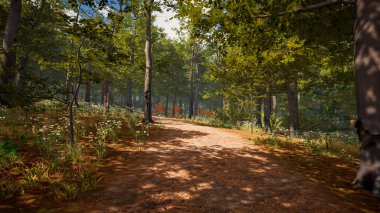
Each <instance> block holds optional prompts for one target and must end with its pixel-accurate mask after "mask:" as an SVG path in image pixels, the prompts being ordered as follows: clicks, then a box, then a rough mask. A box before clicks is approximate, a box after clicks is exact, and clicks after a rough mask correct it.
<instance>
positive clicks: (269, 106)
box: [264, 87, 272, 132]
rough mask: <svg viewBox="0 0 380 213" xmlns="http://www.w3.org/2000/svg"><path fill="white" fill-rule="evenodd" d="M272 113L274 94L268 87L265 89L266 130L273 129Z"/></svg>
mask: <svg viewBox="0 0 380 213" xmlns="http://www.w3.org/2000/svg"><path fill="white" fill-rule="evenodd" d="M271 114H272V94H271V91H270V89H269V87H267V89H266V91H265V101H264V125H265V129H266V131H269V132H270V131H272V128H271V125H270V116H271Z"/></svg>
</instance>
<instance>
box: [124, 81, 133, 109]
mask: <svg viewBox="0 0 380 213" xmlns="http://www.w3.org/2000/svg"><path fill="white" fill-rule="evenodd" d="M132 89H133V80H132V79H128V83H127V94H126V96H125V99H126V100H125V106H126V107H129V108H132V107H133V98H132V96H133V95H132Z"/></svg>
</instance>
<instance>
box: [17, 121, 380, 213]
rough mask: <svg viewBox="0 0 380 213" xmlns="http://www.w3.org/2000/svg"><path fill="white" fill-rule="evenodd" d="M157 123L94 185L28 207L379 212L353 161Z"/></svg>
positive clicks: (119, 151) (112, 160)
mask: <svg viewBox="0 0 380 213" xmlns="http://www.w3.org/2000/svg"><path fill="white" fill-rule="evenodd" d="M159 122H162V123H163V128H162V129H158V130H154V131H153V132H152V133H151V135H150V136H149V138H150V139H149V142H148V143H147V145H146V147H145V149H143V150H142V151H140V149H139V148H138V146H137V145H136V144H131V143H129V144H127V143H125V142H123V141H121V142H120V143H117V144H114V145H112V146H110V149H111V150H110V152H109V155H108V157H107V158H106V162H105V164H104V167H103V168H102V169H101V172H102V175H103V178H102V180H101V182H100V183H99V187H98V188H97V189H96V190H94V191H92V192H88V193H86V194H85V195H83V196H82V198H81V199H79V200H77V201H75V202H69V203H63V204H52V203H43V202H42V203H41V204H40V206H39V209H38V210H36V209H33V211H37V212H40V213H43V212H93V213H98V212H99V213H100V212H380V201H377V200H376V199H374V198H372V197H371V196H370V194H369V193H368V192H366V191H361V190H359V191H356V190H353V189H352V188H351V185H350V182H351V180H352V179H353V178H354V175H355V170H356V166H357V165H356V164H353V163H347V162H345V161H344V160H341V159H337V158H327V157H321V156H315V155H312V154H310V152H308V151H307V150H306V149H304V148H301V147H299V146H296V145H286V146H284V147H280V148H277V149H271V148H268V147H263V146H256V145H253V144H252V142H251V140H249V138H250V137H253V136H252V135H251V134H249V133H246V132H242V131H235V130H226V129H218V128H212V127H205V126H199V125H194V124H189V123H183V122H180V121H177V120H173V119H160V120H159ZM255 137H256V136H255ZM24 212H28V211H27V210H24Z"/></svg>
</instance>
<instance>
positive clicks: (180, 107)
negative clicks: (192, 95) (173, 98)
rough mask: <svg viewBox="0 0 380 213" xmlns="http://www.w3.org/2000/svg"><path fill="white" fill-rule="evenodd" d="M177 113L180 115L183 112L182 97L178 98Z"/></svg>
mask: <svg viewBox="0 0 380 213" xmlns="http://www.w3.org/2000/svg"><path fill="white" fill-rule="evenodd" d="M178 105H179V109H180V110H179V114H180V115H182V114H183V103H182V98H180V99H179V103H178Z"/></svg>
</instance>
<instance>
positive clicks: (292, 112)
mask: <svg viewBox="0 0 380 213" xmlns="http://www.w3.org/2000/svg"><path fill="white" fill-rule="evenodd" d="M287 95H288V110H289V120H290V122H289V124H290V128H289V131H290V135H291V136H295V135H296V133H297V132H298V131H299V122H298V85H297V81H294V82H289V84H288V92H287Z"/></svg>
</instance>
